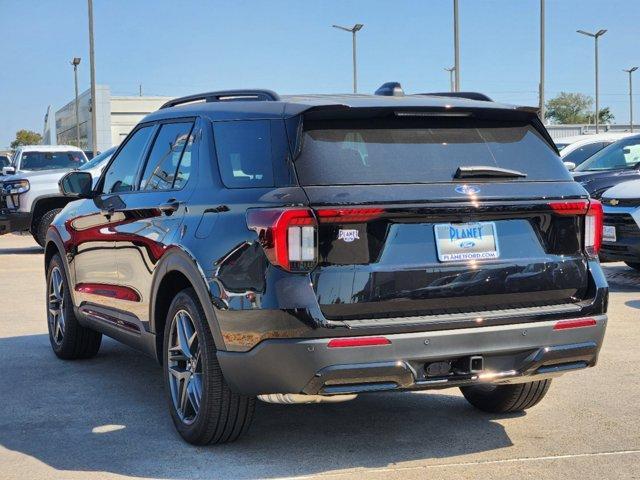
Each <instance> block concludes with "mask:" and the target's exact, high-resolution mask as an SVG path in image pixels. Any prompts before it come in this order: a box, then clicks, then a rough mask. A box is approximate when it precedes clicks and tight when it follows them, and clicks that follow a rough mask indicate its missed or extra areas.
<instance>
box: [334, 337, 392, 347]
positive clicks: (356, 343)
mask: <svg viewBox="0 0 640 480" xmlns="http://www.w3.org/2000/svg"><path fill="white" fill-rule="evenodd" d="M390 343H391V340H389V339H388V338H385V337H356V338H334V339H333V340H330V341H329V343H328V344H327V347H329V348H342V347H372V346H375V345H389V344H390Z"/></svg>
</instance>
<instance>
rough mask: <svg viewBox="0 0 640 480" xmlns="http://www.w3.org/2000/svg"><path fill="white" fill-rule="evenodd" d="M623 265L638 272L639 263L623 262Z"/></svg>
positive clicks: (639, 269) (639, 268)
mask: <svg viewBox="0 0 640 480" xmlns="http://www.w3.org/2000/svg"><path fill="white" fill-rule="evenodd" d="M624 263H626V264H627V265H628V266H629V267H631V268H633V269H634V270H638V271H640V263H636V262H624Z"/></svg>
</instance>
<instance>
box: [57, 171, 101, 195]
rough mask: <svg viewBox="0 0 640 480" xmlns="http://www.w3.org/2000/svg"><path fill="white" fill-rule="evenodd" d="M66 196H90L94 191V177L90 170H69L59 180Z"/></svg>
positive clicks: (59, 185)
mask: <svg viewBox="0 0 640 480" xmlns="http://www.w3.org/2000/svg"><path fill="white" fill-rule="evenodd" d="M58 187H59V188H60V193H62V195H64V196H65V197H78V198H89V197H91V192H92V191H93V179H92V178H91V174H90V173H89V172H78V171H74V172H69V173H67V174H66V175H65V176H64V177H62V178H61V179H60V181H59V182H58Z"/></svg>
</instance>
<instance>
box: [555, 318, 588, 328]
mask: <svg viewBox="0 0 640 480" xmlns="http://www.w3.org/2000/svg"><path fill="white" fill-rule="evenodd" d="M595 326H596V321H595V319H594V318H578V319H575V320H560V321H559V322H557V323H556V324H555V325H554V326H553V329H554V330H569V329H570V328H583V327H595Z"/></svg>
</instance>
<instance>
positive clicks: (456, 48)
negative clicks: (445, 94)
mask: <svg viewBox="0 0 640 480" xmlns="http://www.w3.org/2000/svg"><path fill="white" fill-rule="evenodd" d="M459 21H460V18H459V17H458V0H453V56H454V68H455V84H454V92H459V91H460V22H459Z"/></svg>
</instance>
